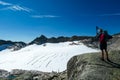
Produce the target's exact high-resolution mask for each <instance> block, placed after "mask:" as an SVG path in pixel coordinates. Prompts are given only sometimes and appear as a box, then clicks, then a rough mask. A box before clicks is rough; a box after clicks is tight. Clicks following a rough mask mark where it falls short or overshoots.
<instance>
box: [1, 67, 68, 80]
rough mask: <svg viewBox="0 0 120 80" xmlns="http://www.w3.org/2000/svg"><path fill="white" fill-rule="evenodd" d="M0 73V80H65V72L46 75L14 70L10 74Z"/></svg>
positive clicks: (46, 73)
mask: <svg viewBox="0 0 120 80" xmlns="http://www.w3.org/2000/svg"><path fill="white" fill-rule="evenodd" d="M1 72H2V73H1ZM0 73H1V74H0V80H67V74H66V71H64V72H61V73H57V72H51V73H48V72H40V71H34V70H32V71H27V70H18V69H15V70H13V71H11V72H7V71H3V70H0ZM4 75H6V76H4Z"/></svg>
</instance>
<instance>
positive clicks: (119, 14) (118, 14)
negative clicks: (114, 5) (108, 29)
mask: <svg viewBox="0 0 120 80" xmlns="http://www.w3.org/2000/svg"><path fill="white" fill-rule="evenodd" d="M99 16H120V13H114V14H102V15H99Z"/></svg>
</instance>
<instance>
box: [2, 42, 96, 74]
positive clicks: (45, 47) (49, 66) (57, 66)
mask: <svg viewBox="0 0 120 80" xmlns="http://www.w3.org/2000/svg"><path fill="white" fill-rule="evenodd" d="M88 52H98V50H96V49H92V48H89V47H87V46H85V45H84V44H82V43H81V42H79V41H74V42H61V43H45V44H42V45H37V44H32V45H29V46H27V47H25V48H22V49H20V50H18V51H13V50H12V51H11V49H5V50H3V51H1V52H0V69H5V70H8V71H11V70H12V69H24V70H39V71H44V72H51V71H57V72H61V71H64V70H66V65H67V62H68V60H69V59H70V58H71V57H73V56H74V55H78V54H83V53H88Z"/></svg>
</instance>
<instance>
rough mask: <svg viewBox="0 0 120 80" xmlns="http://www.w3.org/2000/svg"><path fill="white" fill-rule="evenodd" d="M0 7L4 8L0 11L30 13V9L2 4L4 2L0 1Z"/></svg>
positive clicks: (6, 3)
mask: <svg viewBox="0 0 120 80" xmlns="http://www.w3.org/2000/svg"><path fill="white" fill-rule="evenodd" d="M0 5H3V6H5V8H2V9H0V10H12V11H25V12H30V11H32V9H29V8H27V7H23V6H20V5H15V4H12V3H8V2H4V1H0Z"/></svg>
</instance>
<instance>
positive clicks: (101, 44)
mask: <svg viewBox="0 0 120 80" xmlns="http://www.w3.org/2000/svg"><path fill="white" fill-rule="evenodd" d="M100 49H101V50H107V42H101V43H100Z"/></svg>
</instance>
